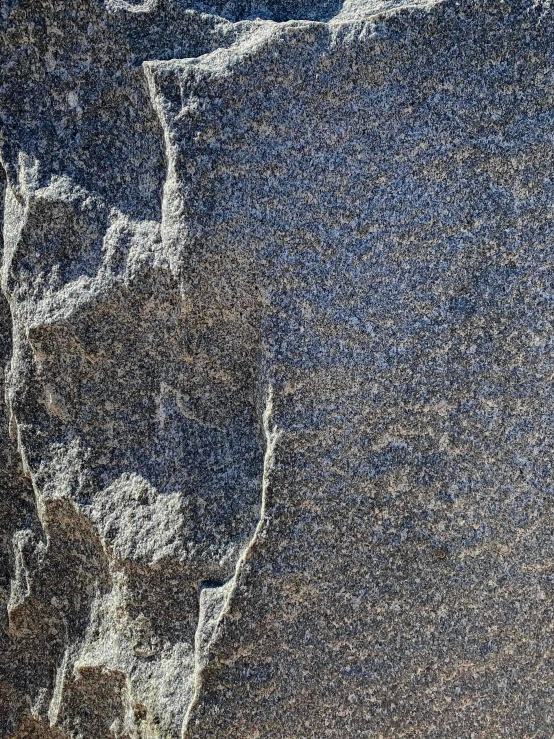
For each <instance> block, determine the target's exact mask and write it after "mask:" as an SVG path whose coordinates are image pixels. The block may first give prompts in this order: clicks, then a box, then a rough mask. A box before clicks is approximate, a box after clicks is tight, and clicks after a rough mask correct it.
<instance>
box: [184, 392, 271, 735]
mask: <svg viewBox="0 0 554 739" xmlns="http://www.w3.org/2000/svg"><path fill="white" fill-rule="evenodd" d="M272 420H273V388H272V387H271V385H270V386H269V387H268V390H267V394H266V401H265V407H264V412H263V415H262V429H263V438H264V448H265V451H264V461H263V473H262V491H261V502H260V516H259V519H258V523H257V524H256V528H255V529H254V533H253V534H252V537H251V539H250V541H249V542H248V544H247V545H246V547H245V548H244V549H243V551H242V553H241V555H240V557H239V558H238V560H237V564H236V566H235V572H234V574H233V576H232V577H231V578H230V579H229V580H227V582H225V583H223V585H219V586H213V585H210V586H205V587H203V588H201V590H200V609H199V615H198V626H197V629H196V634H195V639H194V649H195V659H194V674H193V695H192V698H191V701H190V703H189V706H188V708H187V711H186V713H185V718H184V720H183V728H182V733H181V739H186V737H187V733H188V726H189V722H190V718H191V715H192V712H193V710H194V708H195V706H196V705H197V703H198V700H199V698H200V694H201V691H202V673H203V671H204V667H205V666H206V664H207V661H208V655H209V652H210V650H211V648H212V646H213V645H214V644H215V643H216V641H217V638H218V635H219V633H220V629H219V626H220V624H221V622H222V621H223V619H224V617H225V616H226V615H227V614H228V613H229V611H230V609H231V604H232V601H233V596H234V594H235V592H236V589H237V587H238V583H239V578H240V573H241V570H242V568H243V566H244V564H245V562H246V561H247V559H248V557H249V555H250V552H251V551H252V548H253V547H254V545H255V543H256V541H257V540H258V538H259V536H260V534H261V532H262V530H263V528H264V526H265V525H266V506H267V491H268V489H269V480H270V475H271V472H272V470H273V468H274V464H275V446H276V444H277V441H278V439H279V437H280V435H281V432H280V431H279V429H278V428H277V427H276V426H275V425H274V424H273V422H272Z"/></svg>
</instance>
